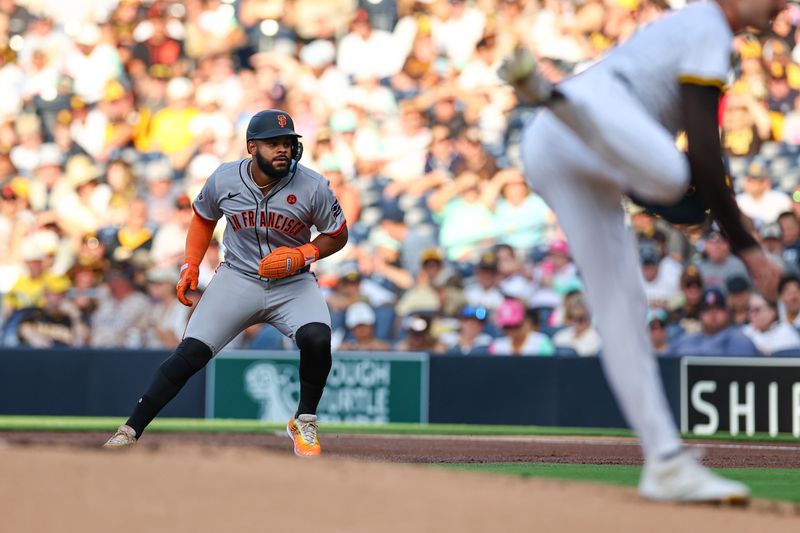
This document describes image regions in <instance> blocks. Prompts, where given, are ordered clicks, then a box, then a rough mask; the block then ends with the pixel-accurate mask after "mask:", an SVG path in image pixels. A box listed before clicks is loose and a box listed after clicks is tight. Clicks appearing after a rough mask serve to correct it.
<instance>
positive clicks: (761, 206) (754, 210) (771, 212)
mask: <svg viewBox="0 0 800 533" xmlns="http://www.w3.org/2000/svg"><path fill="white" fill-rule="evenodd" d="M742 188H743V189H744V192H742V193H741V194H737V195H736V202H737V203H738V204H739V209H741V210H742V213H744V214H745V215H747V216H748V217H750V218H752V219H753V220H754V221H755V222H757V223H759V222H760V223H762V224H771V223H773V222H776V221H777V220H778V215H780V214H781V213H783V212H784V211H790V210H791V208H792V200H791V198H789V195H788V194H786V193H784V192H781V191H776V190H774V189H773V188H772V179H771V177H770V175H769V170H768V169H767V167H766V165H765V164H764V162H763V161H760V160H755V161H753V162H752V163H750V166H749V167H748V168H747V174H746V175H745V177H744V183H743V187H742Z"/></svg>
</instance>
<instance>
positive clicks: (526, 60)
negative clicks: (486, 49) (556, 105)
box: [498, 46, 553, 105]
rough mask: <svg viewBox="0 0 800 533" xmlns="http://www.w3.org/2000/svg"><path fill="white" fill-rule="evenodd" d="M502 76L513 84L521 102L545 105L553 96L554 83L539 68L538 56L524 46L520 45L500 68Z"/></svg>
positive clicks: (499, 72)
mask: <svg viewBox="0 0 800 533" xmlns="http://www.w3.org/2000/svg"><path fill="white" fill-rule="evenodd" d="M498 74H499V76H500V78H502V79H503V80H505V81H506V82H507V83H508V84H509V85H511V86H512V87H513V88H514V90H515V92H516V93H517V98H518V99H519V101H520V103H522V104H527V105H543V104H546V103H548V101H549V100H550V99H551V98H552V97H553V85H552V84H551V83H550V82H549V81H547V80H546V79H545V78H544V76H542V73H541V72H540V71H539V69H538V68H537V63H536V58H535V57H533V54H531V52H530V50H528V49H527V48H526V47H524V46H518V47H517V48H515V49H514V52H513V53H512V54H511V56H510V57H508V58H506V59H505V60H504V61H503V64H502V65H500V69H499V70H498Z"/></svg>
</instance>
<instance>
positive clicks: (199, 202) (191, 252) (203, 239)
mask: <svg viewBox="0 0 800 533" xmlns="http://www.w3.org/2000/svg"><path fill="white" fill-rule="evenodd" d="M192 210H193V211H194V215H193V216H192V221H191V223H190V224H189V231H188V233H187V234H186V253H185V256H184V262H185V263H188V264H192V265H199V264H200V263H201V262H202V261H203V256H205V255H206V250H208V245H209V244H210V243H211V237H212V235H213V234H214V228H216V227H217V220H219V219H220V218H222V216H223V213H222V210H221V209H220V207H219V199H218V195H217V180H216V172H215V173H214V174H212V175H211V176H210V177H209V178H208V180H206V183H205V185H203V188H202V189H201V190H200V193H199V194H198V195H197V198H195V199H194V202H192Z"/></svg>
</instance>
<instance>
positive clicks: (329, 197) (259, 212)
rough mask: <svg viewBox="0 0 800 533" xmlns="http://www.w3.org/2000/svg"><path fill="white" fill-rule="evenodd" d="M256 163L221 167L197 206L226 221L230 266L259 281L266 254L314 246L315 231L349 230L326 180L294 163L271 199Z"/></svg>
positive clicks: (199, 213) (206, 215) (208, 217)
mask: <svg viewBox="0 0 800 533" xmlns="http://www.w3.org/2000/svg"><path fill="white" fill-rule="evenodd" d="M251 164H252V163H251V159H250V158H246V159H242V160H240V161H233V162H229V163H223V164H222V165H220V166H219V167H218V168H217V170H215V171H214V173H213V174H211V176H210V177H209V178H208V181H206V183H205V185H204V186H203V189H202V190H201V191H200V193H199V194H198V195H197V198H195V200H194V203H193V204H192V207H193V208H194V212H195V213H196V214H197V216H200V217H202V218H204V219H206V220H219V219H220V218H222V217H223V216H224V217H225V219H226V221H227V227H226V228H225V233H224V235H223V245H224V246H225V262H226V263H228V264H229V265H230V266H232V267H233V268H235V269H236V270H239V271H241V272H243V273H245V274H248V275H251V276H253V277H258V264H259V261H261V259H262V258H263V257H264V256H265V255H267V254H268V253H270V252H271V251H272V250H274V249H275V248H278V247H280V246H289V247H296V246H300V245H302V244H305V243H307V242H310V241H311V226H315V227H316V228H317V231H319V232H320V233H326V234H328V235H338V234H339V233H341V232H342V231H343V230H344V228H345V224H346V222H345V219H344V214H343V213H342V208H341V207H340V206H339V202H338V201H337V200H336V197H335V196H334V194H333V191H331V189H330V187H329V186H328V182H327V180H326V179H325V178H324V177H323V176H322V175H320V174H318V173H316V172H314V171H313V170H311V169H309V168H308V167H305V166H303V165H300V164H298V163H292V164H293V165H295V170H294V171H292V172H289V174H287V175H286V176H285V177H284V178H282V179H281V180H280V181H279V182H278V184H277V185H275V186H274V187H273V188H272V189H271V191H270V192H269V194H267V195H266V196H265V195H264V194H263V193H262V192H261V190H260V189H259V188H258V187H257V186H256V184H255V182H254V181H253V179H252V178H251V177H250V172H249V166H250V165H251Z"/></svg>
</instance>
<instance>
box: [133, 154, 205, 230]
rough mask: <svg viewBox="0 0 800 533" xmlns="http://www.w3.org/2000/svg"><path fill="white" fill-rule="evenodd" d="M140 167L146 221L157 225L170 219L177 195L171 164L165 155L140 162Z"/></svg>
mask: <svg viewBox="0 0 800 533" xmlns="http://www.w3.org/2000/svg"><path fill="white" fill-rule="evenodd" d="M141 168H142V171H141V176H142V178H143V181H144V184H145V186H146V187H147V189H146V191H145V193H144V196H143V197H144V200H145V201H146V202H147V205H148V215H149V216H148V223H149V224H151V225H153V226H154V227H159V226H161V225H162V224H166V223H167V222H169V221H170V220H171V219H172V215H173V212H174V211H175V200H176V199H177V197H178V191H177V190H176V188H175V186H174V182H173V180H172V178H173V174H174V172H173V170H172V165H171V164H170V162H169V159H167V158H166V157H159V158H156V159H154V160H152V161H149V162H147V163H144V164H142V165H141ZM206 177H208V176H206Z"/></svg>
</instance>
